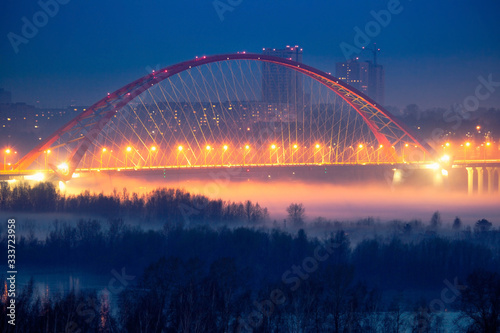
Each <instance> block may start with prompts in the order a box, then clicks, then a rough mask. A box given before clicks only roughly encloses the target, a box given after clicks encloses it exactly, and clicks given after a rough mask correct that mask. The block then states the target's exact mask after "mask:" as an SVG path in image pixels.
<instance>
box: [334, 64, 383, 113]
mask: <svg viewBox="0 0 500 333" xmlns="http://www.w3.org/2000/svg"><path fill="white" fill-rule="evenodd" d="M336 76H337V78H339V79H340V80H342V81H344V82H345V83H348V84H349V85H350V86H352V87H354V88H356V89H357V90H359V91H361V92H362V93H364V94H366V95H368V97H370V98H372V99H373V100H375V102H377V103H379V104H381V105H385V72H384V67H383V66H382V65H375V64H374V63H373V62H371V61H359V60H358V59H353V60H349V61H346V62H338V63H337V65H336Z"/></svg>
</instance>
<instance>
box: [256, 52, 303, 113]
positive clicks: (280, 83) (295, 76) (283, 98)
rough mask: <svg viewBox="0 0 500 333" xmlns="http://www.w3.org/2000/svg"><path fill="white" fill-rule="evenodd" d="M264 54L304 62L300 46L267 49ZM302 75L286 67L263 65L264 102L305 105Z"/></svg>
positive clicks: (265, 63)
mask: <svg viewBox="0 0 500 333" xmlns="http://www.w3.org/2000/svg"><path fill="white" fill-rule="evenodd" d="M262 53H263V54H264V55H270V56H275V57H280V58H285V59H289V60H293V61H297V62H302V49H301V48H300V47H299V46H287V47H286V48H284V49H271V48H265V49H264V50H263V52H262ZM301 75H302V74H300V73H298V72H296V71H294V70H291V69H288V68H286V67H283V66H279V65H275V64H271V63H267V62H264V63H263V64H262V101H263V102H265V103H272V104H279V103H291V104H295V105H299V104H303V100H304V90H303V85H302V76H301Z"/></svg>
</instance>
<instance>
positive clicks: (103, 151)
mask: <svg viewBox="0 0 500 333" xmlns="http://www.w3.org/2000/svg"><path fill="white" fill-rule="evenodd" d="M106 151H107V149H106V148H102V152H101V167H100V168H101V169H102V155H103V154H104V153H105V152H106Z"/></svg>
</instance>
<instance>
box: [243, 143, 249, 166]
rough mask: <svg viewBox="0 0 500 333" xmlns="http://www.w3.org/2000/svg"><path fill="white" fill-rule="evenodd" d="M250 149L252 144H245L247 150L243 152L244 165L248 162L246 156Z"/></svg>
mask: <svg viewBox="0 0 500 333" xmlns="http://www.w3.org/2000/svg"><path fill="white" fill-rule="evenodd" d="M249 149H250V146H249V145H246V146H245V151H244V152H243V165H245V163H246V157H247V154H248V150H249Z"/></svg>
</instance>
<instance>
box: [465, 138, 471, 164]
mask: <svg viewBox="0 0 500 333" xmlns="http://www.w3.org/2000/svg"><path fill="white" fill-rule="evenodd" d="M468 147H470V142H468V141H467V142H466V143H465V145H464V160H467V148H468Z"/></svg>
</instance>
